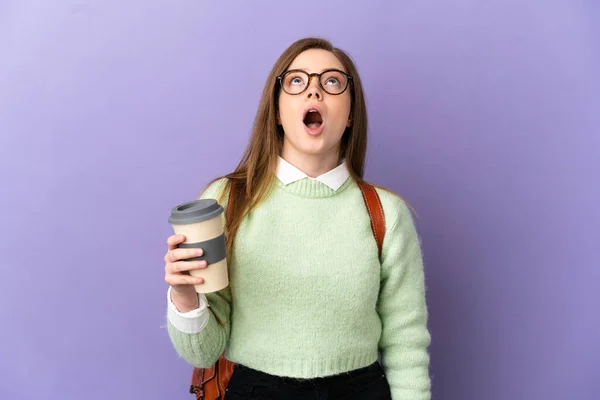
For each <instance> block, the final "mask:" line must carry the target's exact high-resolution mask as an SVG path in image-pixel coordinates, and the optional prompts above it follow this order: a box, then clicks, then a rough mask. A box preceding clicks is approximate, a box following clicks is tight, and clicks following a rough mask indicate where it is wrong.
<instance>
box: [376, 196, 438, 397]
mask: <svg viewBox="0 0 600 400" xmlns="http://www.w3.org/2000/svg"><path fill="white" fill-rule="evenodd" d="M398 201H399V203H397V204H395V205H394V207H393V209H394V210H395V211H396V212H394V213H390V214H392V215H391V218H388V216H386V219H387V220H388V221H389V222H388V223H389V225H388V229H387V232H386V236H385V242H384V246H383V252H382V267H381V286H380V293H379V299H378V304H377V311H378V313H379V315H380V318H381V321H382V335H381V338H380V341H379V349H380V351H381V353H382V364H383V367H384V370H385V373H386V376H387V379H388V382H389V384H390V388H391V392H392V399H393V400H429V399H430V398H431V390H430V385H431V383H430V377H429V354H428V346H429V344H430V334H429V331H428V329H427V306H426V301H425V282H424V271H423V261H422V254H421V247H420V243H419V238H418V236H417V232H416V229H415V227H414V224H413V220H412V216H411V213H410V211H409V209H408V207H407V206H406V204H405V203H404V202H403V201H401V200H400V199H398Z"/></svg>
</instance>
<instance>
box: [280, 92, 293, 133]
mask: <svg viewBox="0 0 600 400" xmlns="http://www.w3.org/2000/svg"><path fill="white" fill-rule="evenodd" d="M279 118H280V122H281V124H282V125H284V126H285V125H290V124H292V123H293V121H294V106H293V104H292V102H291V101H290V100H289V99H288V98H286V97H284V96H282V97H280V98H279Z"/></svg>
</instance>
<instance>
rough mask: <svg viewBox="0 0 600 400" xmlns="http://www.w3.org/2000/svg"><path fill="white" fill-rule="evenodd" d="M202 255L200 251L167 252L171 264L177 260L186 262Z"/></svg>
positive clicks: (202, 252)
mask: <svg viewBox="0 0 600 400" xmlns="http://www.w3.org/2000/svg"><path fill="white" fill-rule="evenodd" d="M202 254H204V251H203V250H202V249H175V250H171V251H169V259H170V261H171V262H175V261H179V260H187V259H188V258H193V257H199V256H201V255H202Z"/></svg>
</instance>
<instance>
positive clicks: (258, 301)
mask: <svg viewBox="0 0 600 400" xmlns="http://www.w3.org/2000/svg"><path fill="white" fill-rule="evenodd" d="M222 190H225V191H227V185H226V184H225V181H224V180H221V181H217V182H216V183H215V184H213V185H211V186H210V187H209V188H208V189H207V190H206V191H205V193H204V194H203V195H202V197H203V198H218V195H219V193H220V191H222ZM377 191H378V193H379V196H380V198H381V202H382V205H383V210H384V214H385V219H386V227H387V229H386V236H385V240H384V244H383V253H382V262H381V264H380V262H379V259H378V256H377V244H376V242H375V239H374V237H373V232H372V230H371V225H370V220H369V215H368V213H367V210H366V207H365V204H364V200H363V197H362V194H361V191H360V189H359V187H358V186H357V185H356V183H355V182H354V180H353V179H352V178H349V179H348V180H347V181H346V182H345V183H344V184H343V186H342V187H340V188H339V189H338V190H337V191H333V190H332V189H331V188H329V187H328V186H326V185H325V184H323V183H321V182H319V181H315V180H309V179H303V180H300V181H296V182H294V183H291V184H289V185H287V186H284V185H283V184H282V183H281V181H279V180H278V179H276V180H275V187H274V189H273V191H272V192H271V194H270V195H269V197H268V198H267V199H266V200H265V201H264V202H263V203H262V204H261V205H259V206H258V207H257V208H256V209H255V210H253V211H252V213H250V214H249V215H248V216H247V217H246V219H245V220H244V221H243V222H242V225H241V226H240V229H239V231H238V234H237V237H236V241H235V246H234V249H233V256H232V260H229V264H230V285H231V293H232V297H233V312H232V311H231V307H230V303H229V301H230V300H231V299H229V298H228V296H227V295H226V294H225V293H226V291H221V292H219V293H211V294H208V295H207V298H208V302H209V305H210V308H209V309H210V310H211V315H210V319H209V322H208V325H207V326H206V328H205V329H204V330H203V331H202V332H200V333H198V334H186V333H183V332H180V331H178V330H177V329H176V328H175V327H174V326H173V325H172V324H170V323H169V322H168V320H167V324H168V331H169V336H170V338H171V341H172V343H173V345H174V347H175V349H176V350H177V352H178V353H179V355H180V356H181V357H183V358H184V359H185V360H186V361H187V362H188V363H190V364H192V365H194V366H198V367H201V368H204V367H209V366H211V365H212V364H214V363H215V361H216V360H217V359H218V358H219V356H220V355H221V354H222V352H223V351H224V349H225V347H226V346H227V349H226V357H227V358H228V359H229V360H231V361H234V362H237V363H240V364H243V365H246V366H248V367H250V368H254V369H257V370H260V371H264V372H266V373H269V374H273V375H279V376H288V377H297V378H312V377H319V376H327V375H332V374H338V373H342V372H346V371H349V370H353V369H357V368H361V367H365V366H367V365H369V364H371V363H373V362H375V361H376V360H377V357H378V351H381V353H382V365H383V367H384V370H385V372H386V375H387V379H388V381H389V383H390V387H391V390H392V399H393V400H404V399H406V400H409V399H410V400H425V399H429V398H430V378H429V355H428V351H427V350H428V345H429V343H430V335H429V332H428V330H427V326H426V325H427V308H426V302H425V287H424V274H423V264H422V258H421V249H420V246H419V240H418V236H417V234H416V231H415V228H414V225H413V221H412V217H411V214H410V211H409V209H408V208H407V206H406V204H405V203H404V202H403V201H402V200H401V199H400V198H399V197H397V196H395V195H393V194H391V193H389V192H387V191H385V190H380V189H377ZM225 199H227V195H226V196H225ZM223 206H224V207H226V201H225V204H223ZM215 315H216V316H217V317H218V318H219V319H220V320H221V321H226V324H225V328H223V327H221V325H220V324H219V323H218V322H217V320H216V319H215Z"/></svg>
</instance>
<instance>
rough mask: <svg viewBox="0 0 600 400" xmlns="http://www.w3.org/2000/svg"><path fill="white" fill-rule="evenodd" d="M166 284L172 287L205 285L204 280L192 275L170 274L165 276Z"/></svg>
mask: <svg viewBox="0 0 600 400" xmlns="http://www.w3.org/2000/svg"><path fill="white" fill-rule="evenodd" d="M165 282H167V283H168V284H169V285H170V286H179V285H199V284H201V283H204V279H202V278H200V277H196V276H191V275H181V274H169V275H166V276H165Z"/></svg>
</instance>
